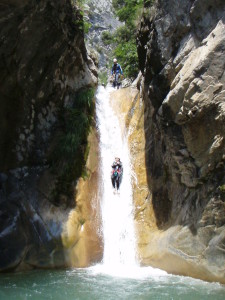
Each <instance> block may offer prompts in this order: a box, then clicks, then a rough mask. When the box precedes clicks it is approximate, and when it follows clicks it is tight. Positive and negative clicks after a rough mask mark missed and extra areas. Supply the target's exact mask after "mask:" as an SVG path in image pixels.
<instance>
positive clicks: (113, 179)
mask: <svg viewBox="0 0 225 300" xmlns="http://www.w3.org/2000/svg"><path fill="white" fill-rule="evenodd" d="M111 180H112V186H113V188H114V189H115V187H116V182H115V178H114V177H112V178H111Z"/></svg>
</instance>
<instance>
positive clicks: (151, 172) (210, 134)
mask: <svg viewBox="0 0 225 300" xmlns="http://www.w3.org/2000/svg"><path fill="white" fill-rule="evenodd" d="M147 3H149V2H147V1H146V4H145V12H144V17H143V19H142V23H141V27H140V30H139V34H138V39H137V42H138V54H139V61H140V67H141V70H142V74H143V76H144V79H143V81H142V95H143V99H144V103H145V135H146V147H145V150H146V164H147V173H148V185H149V188H150V191H151V193H152V206H153V209H154V212H155V216H156V223H157V225H158V227H159V228H160V229H164V230H166V229H167V228H168V227H170V226H172V225H173V226H175V225H180V226H184V227H185V226H186V227H187V232H189V235H190V239H189V245H188V246H187V247H186V248H185V251H184V252H185V253H186V254H187V255H189V252H190V251H191V248H192V247H194V245H196V240H197V241H198V242H197V243H199V244H201V247H202V248H201V247H199V249H200V248H201V251H200V250H199V251H198V250H196V253H198V254H199V256H200V257H201V259H202V261H203V260H204V264H205V265H207V267H209V269H210V270H211V271H212V270H213V268H214V267H215V270H216V271H215V274H216V275H217V276H218V278H220V279H219V280H221V278H222V277H223V276H224V275H222V273H221V272H222V269H221V264H223V265H224V253H223V250H222V249H223V243H224V238H222V235H223V234H222V232H224V230H225V229H224V223H225V217H224V216H225V214H224V212H225V204H224V180H225V178H224V159H225V156H224V146H225V145H224V139H225V122H224V121H225V109H224V96H225V92H224V83H225V80H224V79H225V77H224V60H225V52H224V49H225V36H224V29H225V26H224V21H225V19H224V9H225V6H224V1H219V0H218V1H204V0H201V1H188V0H186V1H172V0H167V1H160V0H159V1H156V2H155V6H154V7H148V6H149V4H147ZM208 226H210V228H211V229H212V230H210V233H209V231H208V230H203V229H204V228H208ZM186 227H185V228H186ZM180 230H181V229H178V231H180ZM206 231H207V233H206ZM206 236H207V237H206ZM203 240H204V242H203ZM167 242H168V243H169V245H170V246H171V249H172V248H173V249H174V253H175V252H176V255H177V256H179V254H177V253H178V251H176V250H177V248H179V249H180V250H181V248H182V247H183V246H182V243H183V244H184V243H186V242H187V241H186V240H185V239H184V238H182V235H180V236H179V241H178V240H176V238H174V233H173V239H170V238H168V237H167ZM214 242H216V243H217V246H216V247H217V249H221V250H217V251H216V252H215V251H212V249H213V247H211V246H210V247H209V246H208V245H212V244H214ZM202 244H203V245H202ZM196 249H197V248H196ZM183 250H184V249H182V251H183ZM157 251H159V248H157ZM174 253H173V254H174ZM214 255H217V258H218V259H217V260H216V259H215V257H214ZM203 257H204V259H203ZM212 257H214V259H212ZM156 265H157V264H156ZM198 276H199V275H198Z"/></svg>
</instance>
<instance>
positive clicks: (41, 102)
mask: <svg viewBox="0 0 225 300" xmlns="http://www.w3.org/2000/svg"><path fill="white" fill-rule="evenodd" d="M0 7H1V12H0V23H1V29H0V46H1V47H0V57H1V58H0V81H1V85H0V97H1V101H0V216H1V217H0V248H1V252H0V270H3V271H4V270H9V269H15V268H17V269H18V268H29V267H31V266H32V267H60V266H65V265H70V264H71V261H70V258H69V256H70V254H69V252H70V249H72V248H74V247H75V245H73V246H71V247H70V246H68V244H67V245H65V232H66V229H65V228H66V226H67V225H66V224H67V220H68V218H69V219H71V207H72V208H73V207H75V200H74V196H73V195H74V192H73V191H74V189H75V186H76V183H77V180H78V178H79V177H80V176H81V174H82V172H83V171H85V174H84V175H83V177H84V178H89V179H90V180H93V176H97V175H93V173H96V170H95V168H94V167H92V168H90V169H89V170H87V169H86V170H85V167H84V165H85V161H86V160H87V161H88V160H90V159H87V157H88V149H89V148H90V147H89V145H88V141H87V136H88V133H89V129H90V126H92V125H93V124H92V117H93V114H94V109H93V106H94V105H93V97H91V96H90V93H89V94H88V93H86V90H85V91H84V89H87V88H93V87H94V86H95V85H96V84H97V70H96V66H95V64H94V62H93V60H92V59H91V58H90V57H89V56H88V55H87V51H86V48H85V44H84V36H83V20H82V17H81V14H80V12H79V9H78V8H77V7H76V5H75V4H74V1H72V2H71V1H69V0H59V1H50V0H42V1H35V0H33V1H26V0H23V1H22V0H21V1H16V0H10V1H5V0H1V1H0ZM85 93H86V94H85ZM90 107H92V109H91V110H90ZM81 124H82V126H81ZM93 130H94V129H93ZM68 149H69V150H68ZM96 151H97V149H95V152H96ZM57 155H58V156H57ZM95 155H96V154H95ZM69 157H72V161H70V160H69ZM89 157H90V155H89ZM87 167H88V162H87ZM92 175H93V176H92ZM85 176H86V177H85ZM87 180H88V179H87ZM76 193H77V197H79V195H80V193H79V187H77V192H76ZM89 196H90V197H91V193H89ZM80 198H82V197H81V196H80ZM82 199H83V198H82ZM87 199H88V197H86V198H85V199H84V201H86V200H87ZM80 201H81V200H80ZM85 207H86V208H83V212H82V213H81V212H80V211H79V209H78V208H76V209H77V210H78V211H77V215H78V217H77V218H76V220H75V221H74V224H75V223H76V225H74V226H77V227H76V228H77V231H76V232H72V233H70V234H72V235H73V236H74V235H76V234H77V235H78V237H77V240H79V230H81V225H84V223H85V222H86V221H87V217H86V215H85V214H87V211H88V212H89V213H88V215H89V223H90V218H91V217H90V216H91V208H90V207H87V205H86V206H85ZM82 214H84V215H82ZM68 222H69V221H68ZM78 223H79V224H78ZM78 225H79V226H78ZM83 227H84V226H83ZM86 227H87V226H86ZM82 230H83V228H82ZM66 234H67V237H68V233H66ZM83 235H84V233H83ZM87 240H88V238H87ZM93 240H94V237H93ZM95 242H96V243H98V237H96V241H95ZM89 244H90V243H89ZM65 248H66V250H65ZM67 254H68V255H67ZM92 257H93V255H92ZM87 260H88V259H86V262H87ZM82 261H84V259H83V258H82ZM74 264H77V265H80V264H81V263H80V262H79V255H78V258H77V260H76V263H74ZM82 264H84V263H82Z"/></svg>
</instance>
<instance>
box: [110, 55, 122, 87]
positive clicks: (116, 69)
mask: <svg viewBox="0 0 225 300" xmlns="http://www.w3.org/2000/svg"><path fill="white" fill-rule="evenodd" d="M111 75H112V81H113V87H114V88H116V87H117V89H119V87H120V82H121V79H122V76H123V70H122V68H121V66H120V64H118V62H117V59H116V58H114V60H113V65H112V70H111Z"/></svg>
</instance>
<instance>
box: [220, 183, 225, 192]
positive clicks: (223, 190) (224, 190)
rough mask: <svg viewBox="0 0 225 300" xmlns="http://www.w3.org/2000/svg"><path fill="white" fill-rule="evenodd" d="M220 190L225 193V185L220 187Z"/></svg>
mask: <svg viewBox="0 0 225 300" xmlns="http://www.w3.org/2000/svg"><path fill="white" fill-rule="evenodd" d="M219 190H220V192H221V193H225V184H223V185H220V186H219Z"/></svg>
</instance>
